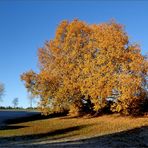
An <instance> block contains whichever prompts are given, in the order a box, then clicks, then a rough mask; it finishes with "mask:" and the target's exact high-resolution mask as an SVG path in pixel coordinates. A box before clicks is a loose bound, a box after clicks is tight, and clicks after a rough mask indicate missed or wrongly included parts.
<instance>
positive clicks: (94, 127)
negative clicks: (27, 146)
mask: <svg viewBox="0 0 148 148" xmlns="http://www.w3.org/2000/svg"><path fill="white" fill-rule="evenodd" d="M29 120H31V118H30V119H29ZM29 120H21V119H19V120H17V121H16V122H18V123H15V124H10V123H9V124H8V126H6V127H5V128H3V129H1V130H0V144H2V143H5V142H6V141H7V142H8V143H9V142H11V143H12V141H13V144H17V143H18V141H21V142H22V143H25V142H28V140H29V141H30V143H32V144H41V143H44V144H45V143H53V142H65V141H74V140H80V139H89V138H92V137H101V136H106V135H111V134H115V133H121V132H126V131H127V134H128V133H132V130H133V132H134V129H138V128H139V129H140V128H145V129H144V131H142V132H143V133H140V134H143V135H144V137H143V138H146V137H147V138H148V130H147V129H148V118H147V117H139V118H132V117H121V116H119V115H117V114H115V115H104V116H101V117H95V118H90V117H88V116H85V117H81V118H70V117H67V116H65V117H53V118H49V119H36V120H34V121H29ZM128 131H129V132H128ZM143 135H141V136H143ZM123 138H124V137H123ZM137 138H138V137H137ZM120 140H121V141H122V140H124V139H122V136H121V138H120Z"/></svg>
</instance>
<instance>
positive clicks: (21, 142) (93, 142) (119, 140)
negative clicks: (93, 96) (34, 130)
mask: <svg viewBox="0 0 148 148" xmlns="http://www.w3.org/2000/svg"><path fill="white" fill-rule="evenodd" d="M90 126H91V125H90ZM81 128H84V126H76V127H70V128H66V129H60V130H56V131H53V132H49V133H45V134H39V135H28V136H19V137H18V136H13V137H7V138H0V146H3V145H1V144H2V143H5V142H6V141H7V145H4V146H11V145H15V147H21V146H25V147H36V148H40V147H51V148H55V147H56V148H59V147H62V148H65V147H87V148H89V147H93V148H97V147H102V148H104V147H105V148H107V147H109V148H110V147H114V148H118V147H148V126H142V127H139V128H134V129H131V130H127V131H121V132H118V133H113V134H108V135H103V136H98V137H95V138H89V139H83V140H76V141H67V142H55V143H50V142H51V141H52V140H57V139H58V138H55V139H54V138H53V139H49V137H52V136H54V135H60V134H63V133H65V134H66V133H70V132H72V131H75V130H79V129H81ZM63 137H64V138H66V137H69V135H68V136H67V135H62V136H61V137H60V138H63ZM43 138H44V139H45V138H47V139H46V140H45V141H44V140H43ZM60 138H59V139H60ZM15 141H17V142H15ZM33 141H35V142H42V143H38V144H35V143H32V142H33ZM27 143H29V144H27Z"/></svg>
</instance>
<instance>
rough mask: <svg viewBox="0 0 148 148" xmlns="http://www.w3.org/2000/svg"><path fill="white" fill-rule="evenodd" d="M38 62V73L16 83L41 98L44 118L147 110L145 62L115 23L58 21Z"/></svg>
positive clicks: (39, 53)
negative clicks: (107, 109) (106, 110)
mask: <svg viewBox="0 0 148 148" xmlns="http://www.w3.org/2000/svg"><path fill="white" fill-rule="evenodd" d="M38 57H39V65H40V73H38V74H37V73H35V72H34V71H32V70H30V71H29V72H26V73H24V74H22V75H21V79H22V80H24V82H25V86H26V88H27V90H28V91H29V92H31V93H32V94H33V95H34V96H39V97H40V109H41V110H42V111H43V113H44V114H48V113H50V111H51V110H52V111H55V112H63V111H65V110H67V111H69V113H70V114H80V113H81V112H94V113H100V112H102V111H104V109H105V108H106V107H108V105H109V107H110V108H109V109H110V110H111V111H115V112H120V113H123V114H133V113H134V114H139V113H141V112H142V111H143V109H145V108H146V105H145V104H146V103H147V101H148V99H147V90H146V88H145V87H146V77H147V69H148V62H147V60H146V59H145V58H144V56H142V55H141V49H140V47H139V45H137V44H132V43H131V42H130V41H129V37H128V35H127V33H126V32H125V31H124V27H123V26H122V25H120V24H117V23H116V22H114V21H111V22H108V23H102V24H93V25H88V24H86V23H85V22H82V21H79V20H77V19H75V20H73V21H72V22H68V21H62V22H61V23H60V25H59V26H58V28H57V30H56V35H55V38H54V39H53V40H50V41H49V42H46V43H45V45H44V47H43V48H40V49H39V50H38ZM109 103H110V104H109Z"/></svg>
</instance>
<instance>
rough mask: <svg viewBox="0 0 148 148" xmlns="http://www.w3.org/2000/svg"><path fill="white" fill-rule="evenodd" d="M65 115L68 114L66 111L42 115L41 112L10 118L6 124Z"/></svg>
mask: <svg viewBox="0 0 148 148" xmlns="http://www.w3.org/2000/svg"><path fill="white" fill-rule="evenodd" d="M63 116H66V113H65V114H62V113H56V114H50V115H47V116H45V115H41V113H37V114H34V115H29V116H26V117H18V118H15V119H8V120H6V121H5V124H17V123H24V122H29V121H36V120H44V119H49V118H56V117H63Z"/></svg>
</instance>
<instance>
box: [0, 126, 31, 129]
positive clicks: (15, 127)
mask: <svg viewBox="0 0 148 148" xmlns="http://www.w3.org/2000/svg"><path fill="white" fill-rule="evenodd" d="M25 127H28V126H14V125H13V126H11V125H8V126H2V127H0V130H15V129H21V128H25Z"/></svg>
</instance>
